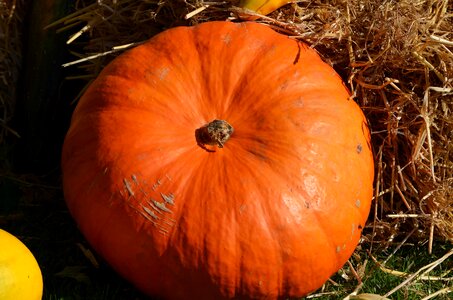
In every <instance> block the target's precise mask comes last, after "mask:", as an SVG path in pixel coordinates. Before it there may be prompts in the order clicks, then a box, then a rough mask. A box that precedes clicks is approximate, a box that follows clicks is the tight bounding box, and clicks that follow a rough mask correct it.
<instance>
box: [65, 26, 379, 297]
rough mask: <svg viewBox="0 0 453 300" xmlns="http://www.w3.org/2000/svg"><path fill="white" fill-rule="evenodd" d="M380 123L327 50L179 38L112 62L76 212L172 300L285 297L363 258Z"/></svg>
mask: <svg viewBox="0 0 453 300" xmlns="http://www.w3.org/2000/svg"><path fill="white" fill-rule="evenodd" d="M369 139H370V136H369V131H368V129H367V124H366V120H365V118H364V116H363V114H362V111H361V110H360V109H359V107H358V106H357V104H356V103H355V102H354V101H353V100H351V99H350V95H349V93H348V91H347V89H346V88H345V87H344V85H343V84H342V81H341V79H340V78H339V76H338V75H337V74H336V73H335V72H334V70H333V69H332V68H331V67H330V66H328V65H327V64H325V63H324V62H323V61H322V60H321V59H320V57H319V56H318V55H317V53H316V52H315V51H314V50H312V49H310V48H309V47H307V46H306V45H305V44H303V43H300V42H298V41H296V40H294V39H291V38H289V37H286V36H283V35H280V34H278V33H276V32H274V31H273V30H271V29H269V28H268V27H266V26H264V25H260V24H255V23H240V24H234V23H230V22H209V23H204V24H202V25H198V26H194V27H178V28H173V29H170V30H167V31H165V32H163V33H161V34H159V35H157V36H155V37H154V38H152V39H151V40H149V41H148V42H146V43H144V44H142V45H140V46H138V47H136V48H134V49H132V50H130V51H128V52H127V53H125V54H123V55H121V56H119V57H118V58H116V59H115V60H114V61H113V62H112V63H110V64H109V65H108V66H107V67H106V68H105V69H104V70H103V71H102V73H101V74H100V75H99V77H98V78H97V79H96V80H95V81H94V82H93V83H92V84H91V86H90V87H89V88H88V90H87V91H86V92H85V94H84V95H83V97H82V98H81V99H80V102H79V103H78V105H77V108H76V110H75V112H74V115H73V117H72V123H71V126H70V129H69V132H68V134H67V137H66V140H65V143H64V149H63V158H62V168H63V181H64V193H65V197H66V201H67V204H68V206H69V209H70V211H71V213H72V215H73V216H74V218H75V220H76V221H77V223H78V225H79V226H80V230H81V231H82V232H83V233H84V235H85V236H86V238H87V239H88V241H89V242H90V243H91V245H92V246H93V247H94V248H95V249H96V250H97V252H98V253H99V254H100V255H101V256H102V257H104V258H105V259H106V261H107V262H109V263H110V264H111V265H112V266H113V267H114V268H115V269H116V270H117V271H118V272H119V273H120V274H122V275H123V276H124V277H125V278H127V279H129V280H130V281H131V282H133V283H134V284H135V285H136V286H137V287H139V288H140V289H141V290H143V291H144V292H146V293H147V294H150V295H155V296H158V297H162V298H165V299H209V300H212V299H224V298H234V299H276V298H285V297H295V296H302V295H305V294H307V293H309V292H311V291H313V290H315V289H317V288H319V287H320V286H321V285H322V284H323V283H324V282H325V281H326V280H327V279H328V278H329V276H331V275H332V274H333V273H334V272H336V271H337V270H338V269H339V268H341V267H342V265H343V264H344V263H345V262H346V261H347V259H348V258H349V257H350V255H351V254H352V252H353V251H354V248H355V247H356V245H357V243H358V241H359V238H360V235H361V230H362V228H363V227H364V225H365V221H366V219H367V215H368V213H369V208H370V201H371V198H372V181H373V160H372V154H371V150H370V145H369V142H370V140H369Z"/></svg>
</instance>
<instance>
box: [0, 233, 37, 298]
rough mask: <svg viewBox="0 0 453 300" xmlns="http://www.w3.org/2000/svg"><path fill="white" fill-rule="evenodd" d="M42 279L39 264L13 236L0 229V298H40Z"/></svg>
mask: <svg viewBox="0 0 453 300" xmlns="http://www.w3.org/2000/svg"><path fill="white" fill-rule="evenodd" d="M42 290H43V281H42V274H41V270H40V268H39V265H38V263H37V261H36V259H35V257H34V256H33V254H32V253H31V252H30V250H28V248H27V247H26V246H25V245H24V244H23V243H22V242H21V241H20V240H19V239H17V238H16V237H15V236H13V235H11V234H9V233H8V232H6V231H4V230H2V229H0V299H1V300H40V299H41V298H42Z"/></svg>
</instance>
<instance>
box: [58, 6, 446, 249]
mask: <svg viewBox="0 0 453 300" xmlns="http://www.w3.org/2000/svg"><path fill="white" fill-rule="evenodd" d="M296 2H297V3H292V4H288V5H286V6H284V7H282V8H280V9H279V10H277V11H276V12H274V13H272V14H270V15H268V16H260V15H256V16H257V17H259V19H258V20H257V22H260V23H262V24H265V25H267V26H270V27H271V28H273V29H275V30H277V31H280V32H281V33H283V34H287V35H289V36H291V37H293V38H296V39H299V40H302V41H304V42H306V43H308V44H310V46H311V47H314V48H315V49H317V50H318V52H319V53H320V54H321V55H322V56H323V58H324V59H325V61H326V62H328V63H330V64H331V65H332V66H333V67H334V68H335V69H336V70H337V71H338V73H339V74H340V75H341V76H342V77H343V79H344V80H345V82H347V84H348V86H349V88H350V90H351V92H352V95H353V98H354V100H356V101H357V102H358V103H359V104H360V105H361V107H362V108H363V110H364V112H365V114H366V116H367V118H368V120H369V125H370V128H371V132H372V147H373V151H374V155H375V161H376V177H375V178H376V180H375V196H374V206H373V212H372V214H371V219H372V222H370V224H371V226H367V228H366V230H365V232H364V233H365V241H367V242H369V243H371V244H372V245H375V246H376V247H379V248H381V249H385V248H386V247H388V246H390V245H392V244H393V243H394V242H399V241H401V240H403V239H405V237H406V236H407V235H408V233H410V232H412V231H413V230H414V229H416V233H417V234H413V235H411V239H417V240H418V241H421V242H423V241H428V245H429V246H428V247H429V250H430V251H431V249H432V247H433V245H434V244H435V240H437V239H439V240H443V241H445V240H447V241H453V201H452V199H453V143H452V140H453V117H452V113H453V100H452V99H453V92H452V89H453V4H452V3H450V2H448V1H447V0H439V1H429V0H419V1H416V2H413V1H411V0H382V1H363V0H348V1H328V2H326V1H320V0H310V1H308V0H299V1H296ZM77 4H78V5H79V7H78V8H77V10H76V12H75V13H73V14H72V15H69V16H67V17H66V18H63V19H62V20H60V21H58V22H56V23H54V24H51V26H53V27H54V28H55V29H56V30H70V31H71V32H72V33H73V34H74V35H73V38H72V39H71V40H70V42H72V43H76V44H77V49H80V47H82V48H83V53H79V54H78V56H79V57H78V59H77V60H76V62H77V64H76V63H74V62H69V63H68V64H66V65H67V66H70V65H72V66H79V65H80V67H79V69H81V70H82V71H77V70H75V72H86V73H88V74H90V75H92V76H91V77H93V76H95V75H96V74H97V72H99V70H100V69H101V68H102V67H103V66H104V65H105V64H106V63H108V61H109V60H110V59H112V58H113V57H114V55H112V54H118V53H119V52H120V51H112V49H114V47H115V46H117V45H127V44H130V43H136V42H140V41H143V40H146V39H147V38H149V37H151V36H153V35H154V34H156V33H158V32H160V31H162V30H164V29H167V28H170V27H174V26H178V25H195V24H199V23H202V22H207V21H214V20H230V21H238V19H237V16H238V14H239V13H240V12H243V11H242V10H241V9H240V8H238V7H237V4H238V1H202V0H185V1H170V0H160V1H158V0H154V1H153V0H147V1H145V0H143V1H132V0H111V1H108V0H103V1H102V5H100V4H99V3H98V2H96V1H79V2H77ZM82 37H83V42H82V39H81V38H82ZM83 58H85V59H83ZM82 64H83V65H82Z"/></svg>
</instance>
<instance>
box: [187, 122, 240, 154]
mask: <svg viewBox="0 0 453 300" xmlns="http://www.w3.org/2000/svg"><path fill="white" fill-rule="evenodd" d="M233 131H234V129H233V126H231V125H230V124H229V123H228V122H227V121H224V120H214V121H212V122H210V123H208V124H206V125H204V126H203V127H201V128H198V129H197V130H195V138H196V139H197V143H198V145H200V147H202V148H203V149H205V150H207V149H206V148H205V147H204V145H217V147H219V148H223V145H224V144H225V143H226V142H227V141H228V139H229V138H230V136H231V135H232V134H233ZM208 151H209V150H208Z"/></svg>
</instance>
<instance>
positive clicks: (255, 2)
mask: <svg viewBox="0 0 453 300" xmlns="http://www.w3.org/2000/svg"><path fill="white" fill-rule="evenodd" d="M291 2H293V1H291V0H242V1H241V3H240V5H239V6H240V7H241V8H244V9H247V10H250V11H253V12H256V13H258V14H261V15H267V14H270V13H271V12H273V11H274V10H276V9H278V8H280V7H282V6H283V5H286V4H288V3H291ZM241 17H243V16H241ZM245 19H256V17H245Z"/></svg>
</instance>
